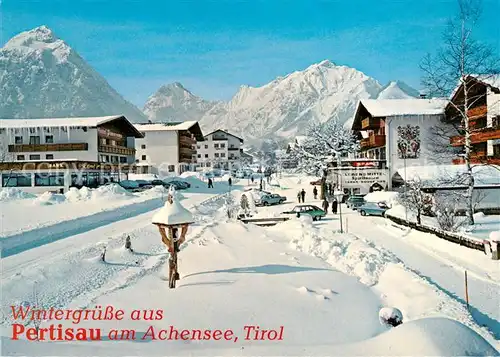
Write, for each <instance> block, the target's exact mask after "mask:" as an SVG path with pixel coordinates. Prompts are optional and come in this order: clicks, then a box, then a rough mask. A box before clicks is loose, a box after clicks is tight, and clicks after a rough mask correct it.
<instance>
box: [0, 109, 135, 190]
mask: <svg viewBox="0 0 500 357" xmlns="http://www.w3.org/2000/svg"><path fill="white" fill-rule="evenodd" d="M141 137H142V134H141V133H140V132H138V131H137V130H136V129H135V127H134V126H133V125H132V124H131V123H130V122H129V121H128V119H127V118H125V117H124V116H122V115H118V116H107V117H91V118H55V119H1V120H0V145H1V147H0V149H1V160H0V171H1V174H2V180H1V185H2V187H6V186H9V187H22V188H23V190H27V191H30V192H45V191H53V190H55V191H66V190H67V189H69V187H72V186H76V187H80V186H89V187H95V186H97V185H99V184H102V183H105V182H107V181H115V180H116V181H118V180H120V179H121V178H122V176H123V174H126V173H127V172H129V170H130V165H131V164H133V163H134V160H135V139H136V138H141Z"/></svg>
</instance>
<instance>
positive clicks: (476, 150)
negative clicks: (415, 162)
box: [445, 75, 500, 165]
mask: <svg viewBox="0 0 500 357" xmlns="http://www.w3.org/2000/svg"><path fill="white" fill-rule="evenodd" d="M466 85H467V88H468V89H467V92H468V97H469V101H470V103H472V104H471V105H470V106H469V109H468V110H467V120H468V124H469V130H470V133H471V144H472V146H471V157H470V158H471V163H473V164H490V165H491V164H493V165H500V76H499V75H497V76H489V77H483V78H481V77H472V76H469V77H468V78H467V79H466ZM457 108H460V109H461V110H457ZM461 111H462V113H463V112H464V85H463V84H461V85H459V86H458V87H457V88H456V89H455V91H454V92H453V93H452V96H451V99H450V103H449V104H448V106H447V107H446V111H445V113H446V121H447V122H449V123H452V124H454V126H455V127H456V128H457V132H456V134H457V135H455V136H452V137H451V138H450V144H451V145H452V146H453V147H456V148H457V151H458V152H459V154H460V153H464V151H465V150H464V144H465V138H464V134H465V131H464V130H463V128H464V126H465V122H464V118H463V115H461V113H460V112H461ZM452 162H453V164H455V165H460V164H464V163H465V160H464V159H463V157H460V156H457V157H456V158H454V159H453V161H452Z"/></svg>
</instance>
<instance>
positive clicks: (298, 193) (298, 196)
mask: <svg viewBox="0 0 500 357" xmlns="http://www.w3.org/2000/svg"><path fill="white" fill-rule="evenodd" d="M297 201H299V203H300V191H299V192H297Z"/></svg>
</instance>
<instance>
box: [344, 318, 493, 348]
mask: <svg viewBox="0 0 500 357" xmlns="http://www.w3.org/2000/svg"><path fill="white" fill-rule="evenodd" d="M345 347H346V349H345V350H344V348H341V349H339V350H341V351H342V354H344V352H346V354H347V355H364V356H366V355H370V356H375V355H376V356H498V355H499V353H498V351H497V350H496V349H495V348H494V347H493V346H491V345H490V344H489V343H488V341H486V340H485V339H484V338H483V337H481V336H480V335H479V334H477V333H476V332H475V331H473V330H472V329H470V328H469V327H467V326H465V325H463V324H461V323H460V322H458V321H455V320H452V319H447V318H442V317H433V318H425V319H419V320H415V321H411V322H408V323H404V324H402V325H400V326H398V327H396V328H392V329H390V330H389V331H387V332H385V333H382V334H380V335H378V336H376V337H374V338H372V339H369V340H366V341H363V342H358V343H356V344H352V345H348V346H345Z"/></svg>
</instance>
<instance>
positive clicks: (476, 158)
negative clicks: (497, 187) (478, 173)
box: [452, 152, 500, 165]
mask: <svg viewBox="0 0 500 357" xmlns="http://www.w3.org/2000/svg"><path fill="white" fill-rule="evenodd" d="M452 162H453V165H463V164H465V159H464V158H463V157H457V158H455V159H453V160H452ZM470 162H471V164H487V165H500V154H495V155H492V156H487V155H486V152H478V153H474V154H471V156H470Z"/></svg>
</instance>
